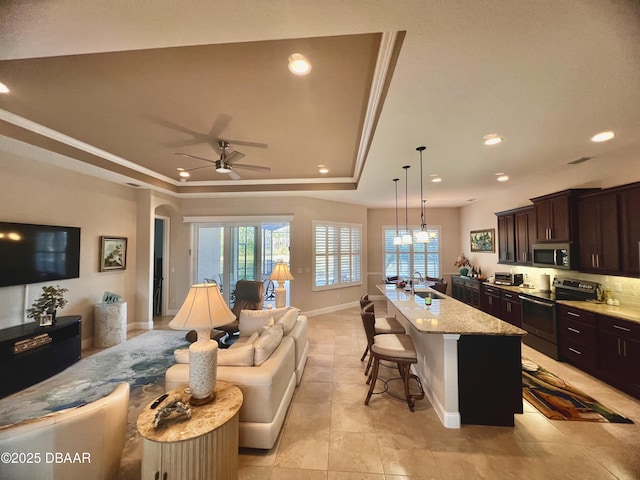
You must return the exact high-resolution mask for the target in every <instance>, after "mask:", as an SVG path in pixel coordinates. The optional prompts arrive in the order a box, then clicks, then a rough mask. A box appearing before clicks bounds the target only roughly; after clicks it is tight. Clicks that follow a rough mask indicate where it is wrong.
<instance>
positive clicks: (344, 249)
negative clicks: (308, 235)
mask: <svg viewBox="0 0 640 480" xmlns="http://www.w3.org/2000/svg"><path fill="white" fill-rule="evenodd" d="M361 239H362V226H361V225H353V224H346V223H327V222H313V246H314V252H313V255H314V258H315V262H314V272H313V278H314V284H313V286H314V288H313V289H314V290H322V289H325V288H336V287H343V286H349V285H359V284H361V283H362V272H361V265H362V263H361V258H362V252H361V243H362V242H361Z"/></svg>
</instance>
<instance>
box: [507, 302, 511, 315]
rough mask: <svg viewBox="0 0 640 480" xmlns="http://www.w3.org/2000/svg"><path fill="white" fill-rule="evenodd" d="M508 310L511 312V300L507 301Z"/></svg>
mask: <svg viewBox="0 0 640 480" xmlns="http://www.w3.org/2000/svg"><path fill="white" fill-rule="evenodd" d="M507 312H509V313H511V302H507Z"/></svg>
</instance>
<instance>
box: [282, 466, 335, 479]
mask: <svg viewBox="0 0 640 480" xmlns="http://www.w3.org/2000/svg"><path fill="white" fill-rule="evenodd" d="M270 480H327V472H326V471H322V470H303V469H301V468H280V467H275V468H274V469H273V472H272V473H271V477H270Z"/></svg>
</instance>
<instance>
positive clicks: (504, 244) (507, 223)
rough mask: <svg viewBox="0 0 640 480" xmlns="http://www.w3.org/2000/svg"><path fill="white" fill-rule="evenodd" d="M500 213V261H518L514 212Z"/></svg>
mask: <svg viewBox="0 0 640 480" xmlns="http://www.w3.org/2000/svg"><path fill="white" fill-rule="evenodd" d="M496 215H498V263H514V262H515V261H516V237H515V223H514V217H513V215H512V214H510V213H509V214H496Z"/></svg>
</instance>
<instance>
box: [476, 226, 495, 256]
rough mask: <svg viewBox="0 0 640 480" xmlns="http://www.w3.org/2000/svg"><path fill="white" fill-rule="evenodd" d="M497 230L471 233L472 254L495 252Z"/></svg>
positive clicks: (489, 229) (491, 229)
mask: <svg viewBox="0 0 640 480" xmlns="http://www.w3.org/2000/svg"><path fill="white" fill-rule="evenodd" d="M495 236H496V230H495V228H488V229H486V230H472V231H471V251H472V252H495V251H496V245H495Z"/></svg>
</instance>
